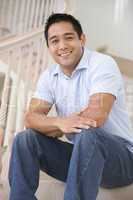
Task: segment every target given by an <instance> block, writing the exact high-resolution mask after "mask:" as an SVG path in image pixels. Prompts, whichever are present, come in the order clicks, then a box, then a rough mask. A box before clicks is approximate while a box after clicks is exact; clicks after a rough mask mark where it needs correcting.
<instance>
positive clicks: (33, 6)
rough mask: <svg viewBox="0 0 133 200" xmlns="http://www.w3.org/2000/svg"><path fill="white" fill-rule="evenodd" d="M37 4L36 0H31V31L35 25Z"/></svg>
mask: <svg viewBox="0 0 133 200" xmlns="http://www.w3.org/2000/svg"><path fill="white" fill-rule="evenodd" d="M35 6H36V0H32V1H31V10H30V17H29V27H28V30H29V31H30V30H32V27H33V20H34V10H35Z"/></svg>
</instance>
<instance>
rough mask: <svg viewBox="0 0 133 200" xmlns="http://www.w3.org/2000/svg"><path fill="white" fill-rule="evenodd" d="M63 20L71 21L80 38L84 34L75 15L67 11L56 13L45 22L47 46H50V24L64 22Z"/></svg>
mask: <svg viewBox="0 0 133 200" xmlns="http://www.w3.org/2000/svg"><path fill="white" fill-rule="evenodd" d="M62 21H64V22H69V23H71V24H72V26H73V28H74V30H75V31H76V32H77V34H78V36H79V38H80V36H81V35H82V33H83V30H82V27H81V24H80V22H79V21H78V20H77V19H76V18H75V17H73V16H72V15H69V14H66V13H54V14H52V15H50V16H49V17H48V19H47V21H46V24H45V30H44V36H45V39H46V43H47V46H48V30H49V28H50V26H51V25H52V24H55V23H58V22H62Z"/></svg>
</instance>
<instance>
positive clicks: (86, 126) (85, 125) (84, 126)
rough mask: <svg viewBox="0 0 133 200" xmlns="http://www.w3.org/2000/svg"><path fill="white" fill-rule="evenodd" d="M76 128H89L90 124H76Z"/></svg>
mask: <svg viewBox="0 0 133 200" xmlns="http://www.w3.org/2000/svg"><path fill="white" fill-rule="evenodd" d="M75 128H81V129H88V128H90V126H89V125H88V124H78V125H77V124H76V126H75Z"/></svg>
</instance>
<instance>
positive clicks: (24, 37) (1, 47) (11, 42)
mask: <svg viewBox="0 0 133 200" xmlns="http://www.w3.org/2000/svg"><path fill="white" fill-rule="evenodd" d="M43 32H44V28H43V27H41V28H37V29H36V30H34V31H32V32H29V33H25V34H24V35H19V36H16V37H12V38H9V39H7V40H5V41H2V42H1V43H0V51H1V50H2V51H3V50H5V49H6V48H8V47H11V46H12V47H13V46H15V45H16V44H20V43H23V42H24V41H25V40H28V39H29V40H30V39H33V38H34V37H37V36H38V35H40V34H43Z"/></svg>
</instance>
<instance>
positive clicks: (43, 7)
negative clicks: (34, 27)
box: [38, 0, 46, 27]
mask: <svg viewBox="0 0 133 200" xmlns="http://www.w3.org/2000/svg"><path fill="white" fill-rule="evenodd" d="M45 3H46V1H44V0H41V6H40V16H39V22H38V24H39V27H40V26H42V22H43V17H44V12H45Z"/></svg>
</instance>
